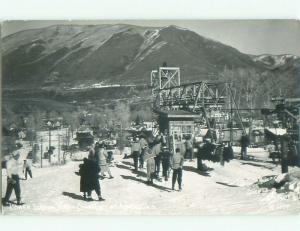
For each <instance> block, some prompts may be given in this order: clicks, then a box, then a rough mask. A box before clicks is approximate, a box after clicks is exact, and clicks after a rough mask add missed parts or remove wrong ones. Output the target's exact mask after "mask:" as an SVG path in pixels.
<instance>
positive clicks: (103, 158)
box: [95, 146, 114, 179]
mask: <svg viewBox="0 0 300 231" xmlns="http://www.w3.org/2000/svg"><path fill="white" fill-rule="evenodd" d="M95 155H96V156H97V157H96V160H97V164H98V165H99V168H100V172H101V175H102V176H103V177H104V176H105V173H106V172H107V173H108V175H109V179H112V178H114V177H113V176H112V174H111V171H110V168H109V166H108V163H107V156H108V155H107V152H106V150H105V149H104V146H100V148H99V149H97V152H96V153H95Z"/></svg>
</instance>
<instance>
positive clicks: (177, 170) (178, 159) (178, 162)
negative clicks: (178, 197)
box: [171, 148, 184, 191]
mask: <svg viewBox="0 0 300 231" xmlns="http://www.w3.org/2000/svg"><path fill="white" fill-rule="evenodd" d="M183 162H184V158H183V156H182V155H181V154H180V149H179V148H176V150H175V153H174V155H173V158H172V162H171V163H172V169H173V177H172V190H174V189H175V183H176V180H177V182H178V188H179V191H181V190H182V168H183Z"/></svg>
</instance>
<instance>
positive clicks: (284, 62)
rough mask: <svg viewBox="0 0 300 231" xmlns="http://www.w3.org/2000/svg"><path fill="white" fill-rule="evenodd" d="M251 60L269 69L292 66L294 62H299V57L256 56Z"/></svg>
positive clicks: (286, 55)
mask: <svg viewBox="0 0 300 231" xmlns="http://www.w3.org/2000/svg"><path fill="white" fill-rule="evenodd" d="M253 60H254V61H255V62H257V63H262V64H263V65H265V66H266V67H268V68H270V69H276V68H282V67H284V66H288V65H293V64H294V62H299V60H300V57H299V56H296V55H291V54H284V55H269V54H264V55H258V56H254V57H253Z"/></svg>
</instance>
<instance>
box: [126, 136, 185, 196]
mask: <svg viewBox="0 0 300 231" xmlns="http://www.w3.org/2000/svg"><path fill="white" fill-rule="evenodd" d="M131 150H132V152H131V155H129V156H126V158H130V157H131V158H132V159H133V164H134V171H135V172H138V169H143V168H144V163H145V162H146V169H147V182H146V183H147V184H149V185H151V184H153V180H154V179H156V180H158V181H161V177H160V172H162V175H161V176H162V177H163V179H164V180H165V181H168V179H169V175H170V170H171V169H172V170H173V177H172V189H173V190H174V188H175V183H176V180H177V181H178V188H179V190H181V189H182V168H183V161H184V156H183V155H182V152H181V151H180V148H177V149H176V150H175V153H171V151H170V149H169V148H168V146H167V142H166V138H165V136H164V135H163V134H160V135H158V136H157V137H156V138H155V139H154V140H151V141H147V140H146V138H145V137H143V136H140V137H134V138H133V143H132V145H131ZM161 167H162V171H161Z"/></svg>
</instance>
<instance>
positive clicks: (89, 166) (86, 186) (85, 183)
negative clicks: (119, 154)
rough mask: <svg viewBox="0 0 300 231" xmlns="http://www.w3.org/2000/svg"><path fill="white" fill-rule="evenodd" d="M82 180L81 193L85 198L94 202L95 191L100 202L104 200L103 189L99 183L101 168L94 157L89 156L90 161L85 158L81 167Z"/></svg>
mask: <svg viewBox="0 0 300 231" xmlns="http://www.w3.org/2000/svg"><path fill="white" fill-rule="evenodd" d="M79 168H80V169H79V175H80V176H81V178H80V191H81V192H83V196H84V198H86V199H87V200H92V196H91V195H92V191H93V190H95V192H96V194H97V196H98V199H99V201H103V200H104V199H103V198H102V196H101V188H100V183H99V172H100V168H99V166H98V164H97V163H96V162H95V161H94V160H93V157H92V156H91V155H89V159H87V158H84V159H83V164H81V165H80V166H79Z"/></svg>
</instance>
